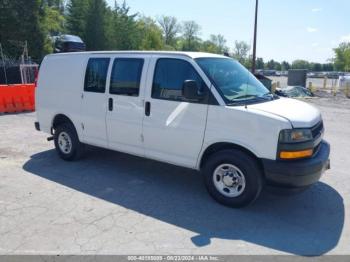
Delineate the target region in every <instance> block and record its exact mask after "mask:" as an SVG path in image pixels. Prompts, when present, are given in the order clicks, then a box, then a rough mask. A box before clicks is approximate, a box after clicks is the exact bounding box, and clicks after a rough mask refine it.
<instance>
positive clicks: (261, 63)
mask: <svg viewBox="0 0 350 262" xmlns="http://www.w3.org/2000/svg"><path fill="white" fill-rule="evenodd" d="M264 67H265V63H264V59H263V58H260V57H258V58H257V59H256V69H264Z"/></svg>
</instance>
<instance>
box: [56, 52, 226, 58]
mask: <svg viewBox="0 0 350 262" xmlns="http://www.w3.org/2000/svg"><path fill="white" fill-rule="evenodd" d="M77 54H80V55H81V54H90V55H95V54H130V55H134V54H146V55H178V56H186V57H190V58H193V59H195V58H200V57H217V58H227V57H226V56H223V55H217V54H211V53H204V52H180V51H87V52H72V53H57V54H51V55H52V56H57V55H77ZM51 55H50V56H51Z"/></svg>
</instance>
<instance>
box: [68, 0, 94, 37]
mask: <svg viewBox="0 0 350 262" xmlns="http://www.w3.org/2000/svg"><path fill="white" fill-rule="evenodd" d="M89 3H90V0H70V1H69V2H68V4H67V8H66V9H67V16H66V29H67V32H68V33H69V34H72V35H77V36H80V37H81V38H82V39H83V40H84V41H85V39H86V31H87V27H86V19H87V15H88V9H89Z"/></svg>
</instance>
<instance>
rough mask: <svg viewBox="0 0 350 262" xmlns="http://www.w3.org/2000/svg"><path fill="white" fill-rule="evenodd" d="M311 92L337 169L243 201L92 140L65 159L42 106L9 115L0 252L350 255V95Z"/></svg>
mask: <svg viewBox="0 0 350 262" xmlns="http://www.w3.org/2000/svg"><path fill="white" fill-rule="evenodd" d="M340 100H341V101H340ZM307 101H308V102H310V103H313V104H315V105H317V106H318V107H319V108H320V110H321V111H322V112H323V116H324V121H325V126H326V139H327V140H328V141H329V142H330V143H331V146H332V155H331V165H332V169H331V170H329V171H327V172H326V173H325V175H324V176H323V177H322V179H321V181H320V182H319V183H318V184H316V185H314V186H313V187H311V188H310V189H308V190H307V191H304V192H302V193H298V194H295V193H294V194H291V193H281V192H275V191H274V190H271V189H266V190H265V191H264V192H263V194H262V196H261V197H260V198H259V199H258V201H257V202H256V203H255V204H254V205H253V206H250V207H249V208H246V209H240V210H235V209H230V208H226V207H223V206H221V205H219V204H217V203H216V202H214V201H213V200H212V199H211V198H210V197H209V195H208V194H207V192H206V190H205V188H204V185H203V182H202V179H201V177H200V175H199V174H198V173H196V172H194V171H191V170H187V169H183V168H179V167H174V166H170V165H166V164H162V163H158V162H154V161H150V160H145V159H140V158H137V157H133V156H129V155H125V154H121V153H117V152H111V151H108V150H102V149H92V148H91V149H89V151H88V152H87V155H86V157H85V158H84V159H83V160H81V161H78V162H73V163H67V162H64V161H62V160H60V159H59V158H58V157H57V155H56V153H55V151H54V150H53V144H52V142H47V141H46V136H45V134H43V133H40V132H36V131H35V130H34V127H33V122H34V120H35V114H33V113H29V114H14V115H2V116H0V135H1V136H0V137H1V139H0V254H95V253H97V254H217V255H219V254H297V255H321V254H350V245H349V243H350V223H349V217H350V187H349V185H350V176H349V175H350V174H349V170H348V166H347V163H348V162H347V161H349V156H350V139H349V137H350V100H345V99H339V101H338V100H337V99H333V98H322V99H317V98H316V99H309V100H307Z"/></svg>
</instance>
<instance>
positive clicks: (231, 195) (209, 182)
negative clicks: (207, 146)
mask: <svg viewBox="0 0 350 262" xmlns="http://www.w3.org/2000/svg"><path fill="white" fill-rule="evenodd" d="M202 171H203V173H204V178H205V184H206V187H207V189H208V192H209V194H210V195H211V196H212V197H213V198H214V199H215V200H216V201H218V202H219V203H221V204H223V205H226V206H230V207H235V208H239V207H244V206H247V205H249V204H251V203H252V202H254V201H255V200H256V199H257V198H258V196H259V195H260V192H261V190H262V188H263V177H262V171H261V170H260V168H259V165H258V164H257V162H256V160H255V159H253V158H252V157H251V156H249V155H247V154H245V153H243V152H241V151H238V150H223V151H220V152H218V153H215V154H214V155H212V156H211V157H210V158H209V159H208V161H207V162H206V163H205V165H204V167H203V170H202Z"/></svg>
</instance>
